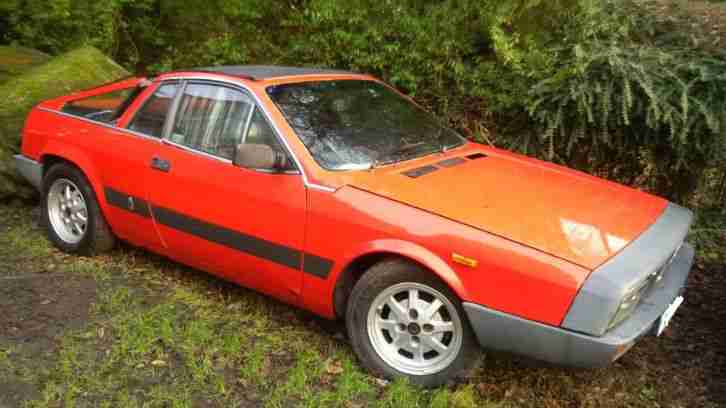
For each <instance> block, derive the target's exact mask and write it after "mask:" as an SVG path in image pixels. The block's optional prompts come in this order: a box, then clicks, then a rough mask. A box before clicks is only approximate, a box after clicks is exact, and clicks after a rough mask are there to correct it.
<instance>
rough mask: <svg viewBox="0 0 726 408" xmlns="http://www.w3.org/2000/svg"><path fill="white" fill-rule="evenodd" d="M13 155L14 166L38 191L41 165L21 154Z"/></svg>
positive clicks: (41, 175) (40, 180)
mask: <svg viewBox="0 0 726 408" xmlns="http://www.w3.org/2000/svg"><path fill="white" fill-rule="evenodd" d="M13 157H14V158H15V168H16V169H18V173H20V174H21V175H22V176H23V177H24V178H25V179H26V180H28V182H30V184H32V185H33V186H34V187H35V188H36V189H38V191H40V186H41V182H42V180H43V165H42V164H40V163H38V162H37V161H35V160H33V159H29V158H27V157H25V156H23V155H22V154H16V155H15V156H13Z"/></svg>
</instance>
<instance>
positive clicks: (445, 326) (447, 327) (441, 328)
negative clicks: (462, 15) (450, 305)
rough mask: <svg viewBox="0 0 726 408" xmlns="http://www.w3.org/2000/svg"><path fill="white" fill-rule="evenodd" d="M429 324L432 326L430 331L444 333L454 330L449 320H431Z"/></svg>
mask: <svg viewBox="0 0 726 408" xmlns="http://www.w3.org/2000/svg"><path fill="white" fill-rule="evenodd" d="M429 324H430V325H431V326H433V328H434V329H433V330H432V331H431V333H446V332H450V331H454V324H453V323H451V322H431V323H429Z"/></svg>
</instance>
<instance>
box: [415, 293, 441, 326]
mask: <svg viewBox="0 0 726 408" xmlns="http://www.w3.org/2000/svg"><path fill="white" fill-rule="evenodd" d="M443 305H444V304H443V303H442V302H441V300H439V298H436V299H434V301H433V302H431V304H430V305H429V306H428V307H427V308H426V310H425V311H424V313H423V316H421V321H423V322H428V321H429V320H431V318H432V317H434V315H435V314H436V312H438V311H439V309H441V306H443Z"/></svg>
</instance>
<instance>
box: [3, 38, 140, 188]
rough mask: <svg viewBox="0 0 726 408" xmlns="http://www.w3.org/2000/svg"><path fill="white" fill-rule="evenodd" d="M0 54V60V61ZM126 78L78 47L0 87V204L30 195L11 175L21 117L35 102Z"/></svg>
mask: <svg viewBox="0 0 726 408" xmlns="http://www.w3.org/2000/svg"><path fill="white" fill-rule="evenodd" d="M1 55H2V54H0V58H1ZM126 75H128V72H127V71H126V70H124V69H123V67H121V66H120V65H118V64H116V63H115V62H113V61H112V60H111V59H109V58H108V57H106V56H105V55H104V54H102V53H101V52H100V51H98V50H97V49H95V48H93V47H82V48H79V49H76V50H73V51H70V52H68V53H66V54H63V55H60V56H58V57H55V58H53V59H51V60H49V61H48V62H46V63H44V64H41V65H37V66H35V67H33V68H31V69H29V70H27V71H26V72H24V73H22V74H20V75H18V76H16V77H13V78H11V79H9V80H7V81H6V82H4V83H2V84H0V95H3V97H2V98H0V201H6V200H8V199H11V198H13V197H15V198H21V199H27V198H30V197H32V194H33V191H32V189H31V188H30V187H29V185H28V184H27V183H25V182H24V181H23V180H21V179H20V177H19V175H18V174H17V173H16V172H15V165H14V163H13V158H12V156H13V155H14V154H16V153H17V152H18V151H19V149H20V135H21V131H22V127H23V123H24V121H25V117H26V115H27V114H28V112H29V111H30V109H31V108H32V107H33V106H34V105H36V104H37V103H38V102H40V101H42V100H45V99H50V98H55V97H58V96H61V95H65V94H68V93H71V92H73V91H77V90H79V89H84V88H89V87H92V86H96V85H100V84H102V83H105V82H110V81H113V80H115V79H118V78H121V77H123V76H126Z"/></svg>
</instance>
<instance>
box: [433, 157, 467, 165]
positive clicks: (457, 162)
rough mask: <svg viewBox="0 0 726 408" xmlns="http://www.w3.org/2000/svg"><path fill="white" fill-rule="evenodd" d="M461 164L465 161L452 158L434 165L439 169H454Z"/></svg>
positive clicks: (459, 158)
mask: <svg viewBox="0 0 726 408" xmlns="http://www.w3.org/2000/svg"><path fill="white" fill-rule="evenodd" d="M462 163H466V160H464V159H462V158H461V157H452V158H450V159H446V160H441V161H440V162H438V163H436V165H437V166H440V167H454V166H458V165H460V164H462Z"/></svg>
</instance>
